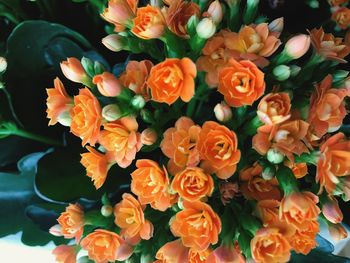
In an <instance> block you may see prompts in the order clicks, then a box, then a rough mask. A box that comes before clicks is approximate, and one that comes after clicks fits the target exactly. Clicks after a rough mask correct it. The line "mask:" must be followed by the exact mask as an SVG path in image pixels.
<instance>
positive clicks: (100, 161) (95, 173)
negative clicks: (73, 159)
mask: <svg viewBox="0 0 350 263" xmlns="http://www.w3.org/2000/svg"><path fill="white" fill-rule="evenodd" d="M86 149H87V150H88V151H89V152H87V153H83V154H81V160H80V163H81V164H82V165H83V166H84V167H85V169H86V175H87V176H89V177H90V178H91V180H92V181H93V182H94V185H95V187H96V189H99V188H100V187H101V186H102V185H103V184H104V182H105V181H106V178H107V174H108V170H109V168H110V165H111V164H110V163H109V161H108V157H107V156H106V155H104V154H102V153H100V152H98V151H96V150H95V149H94V148H92V147H89V146H87V147H86Z"/></svg>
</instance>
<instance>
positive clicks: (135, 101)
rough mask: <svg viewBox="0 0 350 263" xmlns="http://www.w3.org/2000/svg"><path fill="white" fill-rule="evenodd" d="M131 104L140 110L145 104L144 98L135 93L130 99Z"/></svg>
mask: <svg viewBox="0 0 350 263" xmlns="http://www.w3.org/2000/svg"><path fill="white" fill-rule="evenodd" d="M131 105H132V106H134V108H136V109H138V110H140V109H142V108H143V107H145V105H146V101H145V99H144V98H143V97H142V96H141V95H135V96H134V97H133V98H132V99H131Z"/></svg>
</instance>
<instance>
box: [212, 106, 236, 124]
mask: <svg viewBox="0 0 350 263" xmlns="http://www.w3.org/2000/svg"><path fill="white" fill-rule="evenodd" d="M214 114H215V117H216V119H217V120H218V121H220V122H227V121H229V120H230V119H231V118H232V110H231V107H230V106H228V105H227V104H226V103H225V102H221V103H218V104H216V106H215V107H214Z"/></svg>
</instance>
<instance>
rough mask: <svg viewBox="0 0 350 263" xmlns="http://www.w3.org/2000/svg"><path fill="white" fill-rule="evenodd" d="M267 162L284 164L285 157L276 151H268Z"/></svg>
mask: <svg viewBox="0 0 350 263" xmlns="http://www.w3.org/2000/svg"><path fill="white" fill-rule="evenodd" d="M267 160H268V161H269V162H270V163H273V164H279V163H282V162H283V160H284V155H283V154H281V153H280V152H279V151H277V150H275V149H270V150H268V151H267Z"/></svg>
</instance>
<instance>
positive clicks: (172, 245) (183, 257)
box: [154, 239, 189, 263]
mask: <svg viewBox="0 0 350 263" xmlns="http://www.w3.org/2000/svg"><path fill="white" fill-rule="evenodd" d="M188 254H189V249H188V248H187V247H185V246H184V245H183V244H182V242H181V239H176V240H174V241H171V242H168V243H166V244H165V245H164V246H162V247H161V248H160V249H159V250H158V252H157V254H156V259H158V260H156V261H155V262H154V263H168V262H169V263H171V262H187V261H188Z"/></svg>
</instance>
